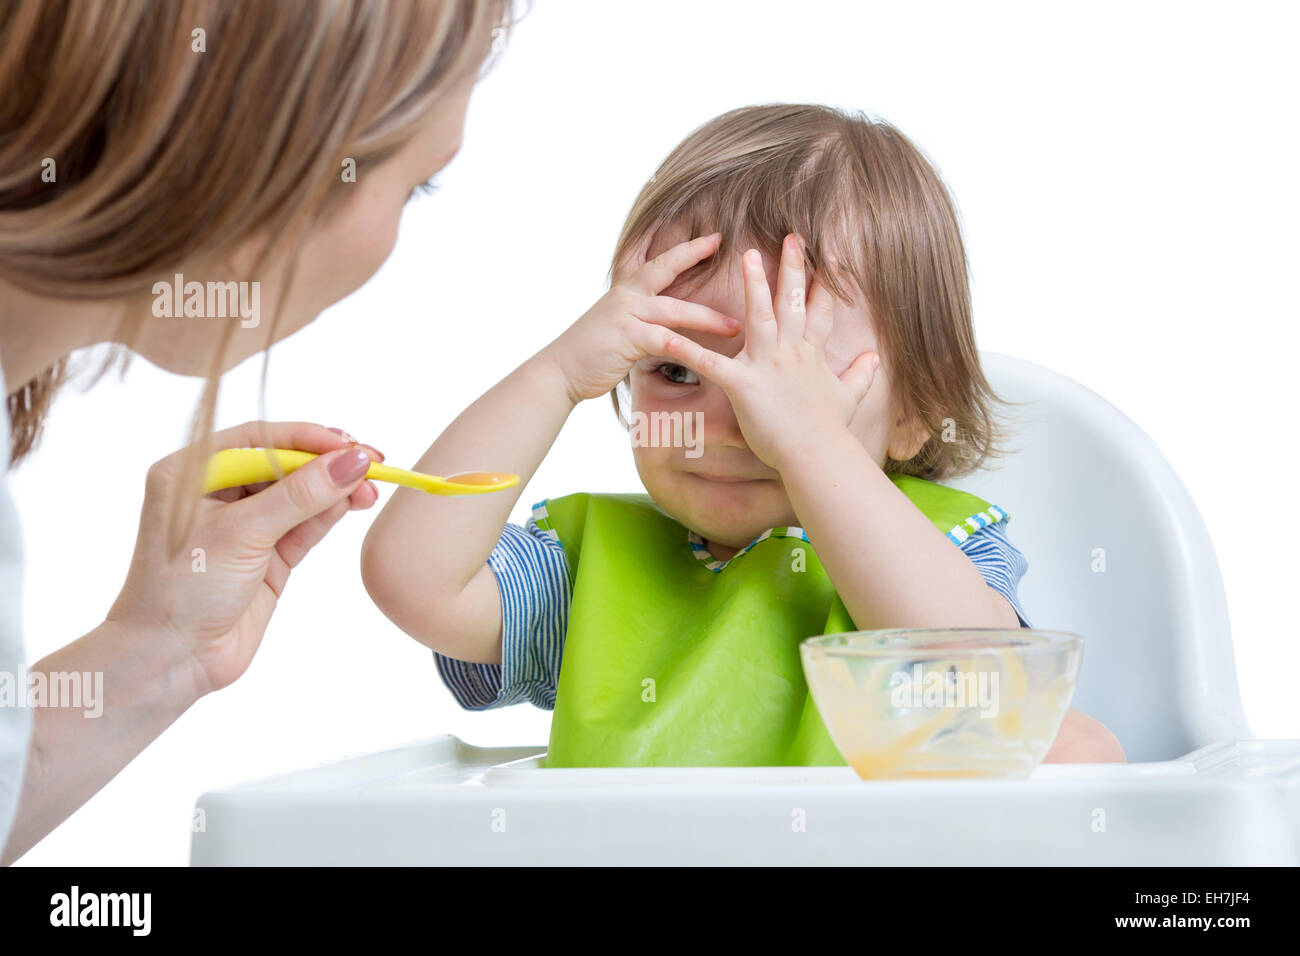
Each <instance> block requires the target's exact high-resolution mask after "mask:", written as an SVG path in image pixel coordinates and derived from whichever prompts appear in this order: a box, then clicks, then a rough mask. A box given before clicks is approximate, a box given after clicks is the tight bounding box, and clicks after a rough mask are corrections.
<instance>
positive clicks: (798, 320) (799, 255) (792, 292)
mask: <svg viewBox="0 0 1300 956" xmlns="http://www.w3.org/2000/svg"><path fill="white" fill-rule="evenodd" d="M805 294H806V290H805V289H804V270H803V246H802V245H801V244H800V242H799V238H798V236H795V235H794V234H791V235H788V236H786V237H785V241H784V242H783V243H781V264H780V266H779V267H778V269H777V273H776V319H777V326H778V335H777V338H778V340H779V341H780V342H781V343H782V344H783V345H788V344H790V343H792V342H797V341H798V340H799V339H800V338H803V337H804V324H805V316H806V314H807V303H806V302H805V301H804V296H805Z"/></svg>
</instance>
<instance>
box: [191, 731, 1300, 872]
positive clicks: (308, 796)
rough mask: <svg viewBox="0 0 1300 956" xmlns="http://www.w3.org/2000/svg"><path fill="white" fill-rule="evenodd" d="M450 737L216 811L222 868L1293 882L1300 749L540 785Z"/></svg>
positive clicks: (210, 859) (230, 799)
mask: <svg viewBox="0 0 1300 956" xmlns="http://www.w3.org/2000/svg"><path fill="white" fill-rule="evenodd" d="M545 750H546V748H545V747H476V746H473V745H471V744H467V743H465V742H464V741H462V740H460V739H459V738H457V737H455V736H452V735H451V734H444V735H442V736H439V737H434V738H432V739H429V740H426V741H421V742H418V743H412V744H408V745H406V746H403V747H398V748H395V749H393V750H387V751H383V752H380V753H375V754H370V755H367V756H362V757H353V758H350V759H346V760H342V761H339V762H337V763H331V764H325V765H322V766H318V767H315V768H313V769H310V770H302V771H298V772H296V773H289V774H285V775H283V776H279V777H273V778H271V779H268V780H264V781H261V782H259V783H250V784H244V785H241V786H236V787H230V788H226V789H223V790H216V791H212V792H210V793H207V794H204V795H203V796H202V797H201V798H200V799H199V802H198V810H199V811H201V812H196V814H195V829H196V830H197V831H198V832H195V833H194V835H193V842H192V846H191V863H192V864H193V865H196V866H205V865H206V866H211V865H280V866H287V865H377V864H378V865H422V864H439V865H441V864H452V865H485V864H491V865H516V864H522V865H532V864H547V865H554V864H560V865H566V864H626V865H638V866H645V865H661V866H681V865H701V864H702V865H727V864H740V865H745V864H759V865H767V864H776V865H791V864H793V865H799V864H804V865H841V864H847V865H859V864H865V865H885V866H907V865H924V864H993V865H1044V864H1046V865H1058V864H1071V865H1073V864H1082V865H1292V866H1294V865H1297V864H1300V740H1245V741H1239V742H1235V743H1222V744H1215V745H1213V746H1210V747H1205V748H1202V749H1201V750H1198V751H1195V752H1194V753H1191V754H1188V755H1187V756H1185V757H1183V758H1181V759H1178V760H1169V761H1162V762H1157V763H1133V764H1109V765H1107V764H1072V765H1061V764H1055V765H1053V764H1048V765H1043V766H1040V767H1039V768H1038V769H1037V770H1035V771H1034V773H1033V774H1032V775H1031V776H1030V777H1029V778H1028V779H1027V780H926V781H871V782H866V781H862V780H859V779H858V777H857V775H856V774H855V773H854V772H853V770H852V769H850V768H848V767H741V768H731V767H699V768H696V767H682V768H627V769H622V768H620V769H556V770H548V769H543V768H540V767H538V761H539V760H540V758H541V757H542V756H543V755H544V754H545Z"/></svg>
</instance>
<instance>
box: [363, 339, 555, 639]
mask: <svg viewBox="0 0 1300 956" xmlns="http://www.w3.org/2000/svg"><path fill="white" fill-rule="evenodd" d="M573 407H574V405H573V402H572V401H571V400H570V398H569V394H568V390H567V389H566V387H565V385H564V382H563V380H562V378H561V376H560V371H559V368H558V366H557V365H556V364H555V363H554V362H553V361H551V358H550V356H549V354H548V353H547V352H546V350H543V351H542V352H539V353H538V354H537V355H534V356H533V357H532V358H530V359H529V360H528V361H526V362H524V364H523V365H521V366H520V367H519V368H517V369H515V371H513V372H512V373H510V375H508V376H507V377H506V378H505V379H503V380H502V381H501V382H499V383H498V384H497V385H496V386H495V387H493V388H492V389H491V390H490V391H489V392H487V393H486V394H485V395H483V396H482V397H480V398H479V399H478V400H477V401H476V402H474V404H472V405H471V406H470V407H469V408H467V409H466V410H465V411H464V412H462V413H461V414H460V416H459V417H458V418H457V419H456V420H455V421H454V422H452V423H451V425H450V426H448V428H447V430H446V431H444V432H443V433H442V434H441V435H440V436H439V437H438V440H437V441H435V442H434V443H433V445H432V446H431V447H430V448H429V450H428V451H426V452H425V453H424V455H423V457H421V458H420V460H419V461H418V462H417V463H416V464H415V466H414V469H415V470H416V471H420V472H424V473H426V474H433V475H444V476H446V475H449V474H451V473H454V472H459V471H466V470H470V469H473V470H482V471H489V470H490V471H499V472H513V473H515V474H518V475H519V482H520V483H519V485H518V486H516V487H515V488H511V489H507V490H506V491H498V492H494V493H492V494H485V495H473V496H464V497H455V498H451V497H439V496H436V495H430V494H426V493H424V492H421V491H415V490H413V489H409V488H398V489H397V491H396V492H394V494H393V497H392V498H391V499H390V500H389V502H388V504H387V505H386V506H385V507H384V509H383V511H382V512H380V514H379V516H378V517H377V518H376V519H375V521H374V523H373V524H372V525H371V526H370V531H369V532H368V533H367V535H366V540H365V544H364V545H363V547H362V551H361V575H362V579H363V580H364V582H365V585H366V590H367V591H369V592H370V596H371V598H372V599H373V600H374V602H375V604H376V605H378V606H379V608H380V610H382V611H383V612H384V613H385V614H386V615H387V616H388V617H389V619H390V620H392V621H393V623H395V624H396V625H397V626H398V627H400V628H401V629H402V630H403V631H405V632H406V633H407V634H410V635H411V636H412V637H414V638H415V639H416V640H418V641H420V642H421V643H422V644H426V645H428V646H429V647H431V648H433V649H434V650H436V651H439V652H440V653H443V654H446V655H447V656H449V657H455V658H457V659H459V660H464V661H475V662H482V663H488V664H498V663H500V662H501V596H500V593H499V592H498V590H497V586H496V581H495V579H494V577H493V575H492V572H491V570H490V569H489V567H488V565H487V559H488V555H489V554H491V552H492V549H493V547H494V546H495V545H496V543H497V540H498V539H499V538H500V536H501V532H502V530H503V529H504V527H505V524H506V521H507V520H508V518H509V516H510V509H511V508H513V507H514V504H515V502H516V501H517V500H518V499H519V495H520V493H521V492H522V490H523V487H524V485H526V484H527V483H528V480H529V479H530V478H531V477H532V476H533V473H534V472H535V471H536V470H537V467H538V465H540V464H541V461H542V459H543V458H544V457H545V456H546V452H547V451H548V450H549V449H550V447H551V445H552V443H553V442H554V441H555V437H556V436H557V435H558V434H559V432H560V428H561V427H563V425H564V422H565V420H566V419H567V418H568V416H569V413H570V412H571V411H572V410H573Z"/></svg>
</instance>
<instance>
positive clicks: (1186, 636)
mask: <svg viewBox="0 0 1300 956" xmlns="http://www.w3.org/2000/svg"><path fill="white" fill-rule="evenodd" d="M981 359H982V361H983V365H984V372H985V375H986V376H987V377H988V380H989V383H990V384H991V385H992V386H993V390H994V391H995V392H996V393H998V395H1000V396H1001V397H1003V398H1005V399H1007V400H1008V401H1012V402H1025V403H1028V404H1025V405H1022V406H1019V407H1013V408H1011V409H1009V410H1008V412H1007V414H1006V415H1005V416H1004V421H1006V422H1007V424H1008V425H1009V426H1011V430H1010V440H1009V442H1008V444H1010V445H1011V446H1012V447H1013V448H1014V449H1015V450H1014V451H1012V453H1011V454H1009V455H1008V456H1006V457H1004V458H1002V459H1000V460H999V461H998V462H997V463H995V464H994V465H993V466H992V468H991V469H987V470H983V471H980V472H978V473H976V474H973V475H968V476H965V477H961V478H956V479H954V480H952V481H951V482H948V484H951V485H953V486H954V487H957V488H961V489H962V490H964V491H970V492H972V493H974V494H976V495H979V496H980V497H982V498H984V499H986V500H988V501H990V502H991V503H993V504H995V505H997V506H998V507H1000V508H1002V509H1003V510H1005V511H1006V512H1007V515H1008V516H1009V521H1008V524H1007V537H1008V539H1009V540H1010V541H1011V543H1012V544H1014V545H1015V546H1016V547H1017V548H1018V549H1019V550H1020V551H1021V552H1023V553H1024V555H1025V557H1026V559H1027V560H1028V562H1029V570H1028V572H1027V573H1026V574H1025V576H1024V578H1022V579H1021V582H1020V591H1019V593H1020V599H1021V605H1022V606H1023V607H1024V609H1025V614H1026V616H1027V617H1028V619H1029V623H1030V624H1032V625H1033V626H1034V627H1040V628H1047V629H1053V630H1065V631H1074V632H1076V633H1078V634H1082V635H1083V637H1084V642H1085V643H1084V652H1083V667H1082V670H1081V672H1080V676H1079V685H1078V689H1077V691H1076V693H1075V697H1074V703H1073V706H1075V707H1077V708H1078V709H1079V710H1082V711H1084V712H1085V713H1087V714H1090V715H1092V716H1093V717H1096V718H1097V719H1098V720H1100V721H1101V722H1102V723H1104V724H1106V725H1107V726H1108V727H1109V728H1110V729H1111V730H1112V731H1114V733H1115V735H1116V736H1117V737H1118V738H1119V740H1120V743H1121V744H1123V746H1124V750H1125V752H1126V754H1127V756H1128V759H1129V760H1130V761H1148V760H1168V759H1172V758H1174V757H1178V756H1182V755H1183V754H1186V753H1189V752H1191V751H1192V750H1195V749H1197V748H1199V747H1203V746H1206V745H1207V744H1211V743H1216V742H1219V741H1223V740H1241V739H1247V738H1249V737H1250V733H1249V730H1248V729H1247V726H1246V720H1245V715H1244V713H1243V712H1242V708H1241V698H1240V695H1239V692H1238V689H1237V674H1236V667H1235V665H1234V662H1233V654H1232V635H1231V632H1230V630H1229V626H1228V608H1227V602H1226V600H1225V597H1224V591H1223V580H1222V578H1221V577H1220V575H1219V565H1218V561H1217V560H1216V559H1215V556H1214V547H1213V545H1211V543H1210V536H1209V533H1208V532H1207V530H1206V528H1205V524H1204V522H1203V521H1202V520H1201V516H1200V514H1199V513H1198V512H1197V510H1196V506H1195V505H1194V504H1193V503H1192V499H1191V496H1190V495H1189V494H1188V492H1187V489H1186V488H1185V487H1184V486H1183V483H1182V482H1181V481H1180V480H1179V478H1178V476H1177V474H1175V473H1174V470H1173V468H1172V467H1171V466H1170V465H1169V462H1168V461H1166V460H1165V458H1164V456H1163V455H1162V454H1161V453H1160V450H1159V449H1158V448H1157V447H1156V446H1155V443H1154V442H1152V440H1151V439H1150V438H1149V437H1148V436H1147V435H1146V434H1145V433H1144V432H1143V431H1142V430H1141V429H1140V428H1138V426H1137V425H1136V424H1134V423H1133V422H1132V421H1131V420H1130V419H1129V418H1128V417H1127V416H1125V415H1124V413H1123V412H1121V411H1120V410H1119V409H1117V408H1116V407H1115V406H1114V405H1111V404H1110V403H1109V402H1107V401H1106V400H1105V399H1103V398H1101V397H1100V396H1099V395H1097V394H1096V393H1095V392H1092V391H1090V390H1088V389H1087V388H1085V387H1083V386H1082V385H1080V384H1079V383H1078V382H1075V381H1073V380H1071V379H1068V378H1066V377H1065V376H1063V375H1059V374H1057V373H1056V372H1053V371H1051V370H1049V369H1046V368H1044V367H1042V366H1040V365H1035V364H1034V363H1032V362H1027V361H1024V360H1023V359H1017V358H1012V357H1011V356H1008V355H1000V354H998V353H995V352H983V353H981Z"/></svg>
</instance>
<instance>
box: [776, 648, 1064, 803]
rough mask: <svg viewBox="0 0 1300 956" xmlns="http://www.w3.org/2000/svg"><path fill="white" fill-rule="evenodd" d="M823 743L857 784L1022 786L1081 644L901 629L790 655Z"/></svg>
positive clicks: (1060, 705)
mask: <svg viewBox="0 0 1300 956" xmlns="http://www.w3.org/2000/svg"><path fill="white" fill-rule="evenodd" d="M799 653H800V656H801V657H802V659H803V670H804V675H805V677H806V678H807V680H808V689H809V690H810V691H811V693H812V697H813V702H814V703H815V704H816V705H817V710H818V712H819V713H820V714H821V717H822V721H823V722H824V723H825V724H826V729H827V730H828V731H829V732H830V735H831V740H833V741H834V742H835V746H836V747H837V748H838V749H839V751H840V753H841V754H842V755H843V757H844V759H845V760H846V761H848V763H849V765H850V766H852V767H853V769H854V770H856V771H857V773H858V776H859V777H861V778H862V779H863V780H879V779H901V778H912V779H915V778H930V777H1026V776H1028V775H1029V774H1030V772H1032V771H1033V769H1034V767H1036V766H1037V765H1038V764H1039V763H1040V762H1041V761H1042V759H1043V758H1044V757H1045V756H1047V751H1048V750H1049V749H1050V748H1051V746H1052V741H1053V740H1055V739H1056V732H1057V730H1059V729H1060V726H1061V721H1062V720H1064V718H1065V714H1066V712H1067V711H1068V710H1069V707H1070V699H1071V698H1072V697H1073V696H1074V686H1075V682H1076V680H1077V678H1078V676H1079V663H1080V661H1081V659H1082V657H1083V638H1082V637H1080V636H1079V635H1078V634H1071V633H1068V632H1066V631H1044V630H1035V629H1029V628H1021V629H1019V630H1001V629H996V628H993V629H990V628H934V629H926V628H909V629H898V630H887V631H854V632H851V633H846V634H827V635H824V636H821V637H811V638H809V639H808V640H806V641H803V642H802V643H801V644H800V645H799Z"/></svg>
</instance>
